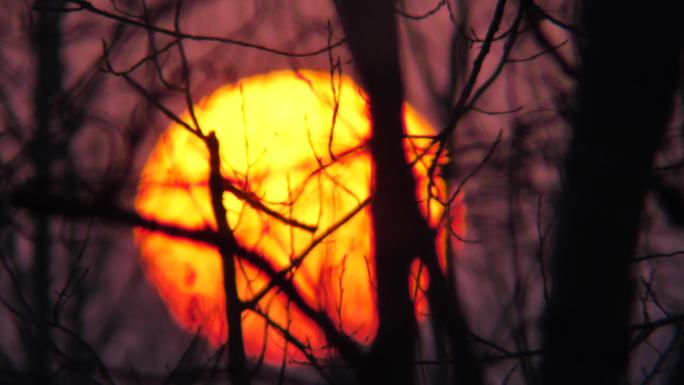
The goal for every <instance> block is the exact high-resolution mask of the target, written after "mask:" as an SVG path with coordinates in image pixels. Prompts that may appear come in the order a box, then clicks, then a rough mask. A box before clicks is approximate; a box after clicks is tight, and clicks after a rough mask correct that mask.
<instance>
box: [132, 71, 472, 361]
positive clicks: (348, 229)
mask: <svg viewBox="0 0 684 385" xmlns="http://www.w3.org/2000/svg"><path fill="white" fill-rule="evenodd" d="M336 107H337V108H336ZM194 113H195V116H196V118H197V121H198V122H199V125H200V127H201V130H202V132H204V133H207V132H210V131H215V132H216V136H217V138H218V140H219V143H220V151H221V152H220V153H221V161H222V164H221V168H222V170H221V171H222V174H223V176H224V178H225V179H227V180H228V181H230V183H231V184H232V186H233V187H234V191H232V192H231V191H226V192H224V194H223V203H224V205H225V207H226V209H227V220H228V223H229V226H230V228H231V229H232V231H233V232H234V235H235V238H236V239H237V241H238V243H239V245H240V246H241V247H243V248H245V249H248V250H250V251H253V252H256V253H258V254H260V255H262V256H263V257H264V258H265V259H267V260H268V261H269V262H270V264H271V265H273V266H275V267H276V268H277V269H279V270H281V269H285V268H287V267H288V266H290V263H291V261H292V260H294V259H296V258H299V257H300V256H302V255H303V253H307V254H306V257H305V258H304V259H303V262H302V263H301V265H299V266H298V267H297V268H295V269H293V270H292V272H291V273H290V275H289V278H291V279H292V282H293V283H294V285H295V286H296V288H297V289H298V290H299V292H300V293H301V294H302V297H303V298H304V300H306V301H307V302H308V303H309V304H310V305H311V306H312V307H314V308H316V309H320V310H323V311H325V312H326V313H327V314H328V316H329V317H330V318H331V319H332V320H334V322H335V323H336V324H337V326H338V328H339V329H340V330H342V331H343V332H344V333H346V334H348V335H350V336H351V337H352V338H353V339H355V340H356V341H358V342H361V343H367V342H369V341H371V340H372V338H373V337H374V335H375V331H376V327H377V315H376V314H375V310H374V309H375V306H374V302H375V298H374V294H373V293H374V291H373V283H372V282H373V268H372V252H373V251H372V244H371V243H372V226H371V214H370V210H369V208H368V207H367V206H365V207H364V208H363V209H361V210H357V209H358V208H359V206H360V205H361V204H362V203H363V202H364V201H365V200H366V199H367V198H368V197H369V194H370V186H371V183H370V180H371V157H370V154H369V151H368V148H367V146H366V143H367V140H368V139H369V137H370V134H371V127H370V123H369V119H368V113H367V105H366V100H365V99H364V94H363V92H362V91H361V89H360V88H359V87H358V86H357V85H356V84H355V83H354V82H353V81H352V80H351V79H350V78H349V77H346V76H335V77H333V79H331V77H330V74H329V73H326V72H316V71H296V72H293V71H281V72H274V73H269V74H266V75H259V76H253V77H249V78H246V79H243V80H241V81H239V82H238V83H237V84H231V85H227V86H224V87H222V88H219V89H218V90H216V91H215V92H214V93H212V94H211V95H210V96H208V97H206V98H205V99H203V100H202V101H200V102H199V103H197V104H196V105H195V106H194ZM184 119H186V121H191V118H190V116H189V115H186V116H184ZM404 120H405V126H406V130H407V133H408V134H409V137H410V136H425V135H431V134H434V131H433V129H432V128H431V127H430V125H429V124H428V123H427V122H426V120H425V119H424V118H422V117H421V116H420V115H419V114H418V113H417V112H416V111H415V110H414V109H413V108H411V107H410V106H408V105H406V106H405V108H404ZM429 144H430V139H425V138H407V139H406V140H405V149H406V155H407V158H408V160H409V161H410V162H411V163H412V165H413V170H414V175H415V176H416V180H417V191H416V197H417V200H418V202H419V203H420V206H421V210H422V211H423V213H424V215H425V216H426V218H428V220H429V221H430V223H431V224H432V225H433V226H437V225H438V223H440V222H443V221H442V220H441V217H442V211H443V208H442V205H441V204H440V203H439V202H437V201H436V200H435V199H427V196H428V194H427V189H428V178H427V169H428V167H429V165H430V162H432V161H433V159H434V150H433V152H431V151H429V150H427V151H426V149H428V145H429ZM419 154H420V155H421V156H418V155H419ZM208 174H209V156H208V152H207V150H206V147H205V145H204V143H203V142H202V141H201V140H200V139H198V138H197V137H195V136H194V135H193V134H191V133H189V132H188V131H187V130H185V129H184V128H183V127H181V126H180V125H178V124H172V125H171V126H170V127H169V128H168V130H167V131H166V132H165V133H164V134H163V135H162V136H161V137H160V138H159V140H158V142H157V143H156V146H155V147H154V149H153V151H152V153H151V155H150V157H149V159H148V160H147V163H146V164H145V166H144V169H143V171H142V175H141V179H140V185H139V188H138V193H137V196H136V199H135V209H136V210H137V212H138V213H139V214H140V215H142V216H143V217H145V218H150V219H154V220H156V221H159V222H163V223H170V224H174V225H176V226H179V227H183V228H188V229H203V228H206V227H212V228H215V227H216V226H215V222H214V219H213V214H212V213H213V212H212V208H211V200H210V195H209V189H208V182H207V181H208ZM444 190H445V187H444V183H443V181H442V180H441V179H438V180H435V181H434V184H433V195H434V196H438V197H441V198H443V197H444V195H445V191H444ZM254 202H260V203H259V204H255V203H254ZM264 208H266V209H264ZM355 211H356V214H354V215H351V217H350V218H349V219H348V220H347V221H346V222H344V219H345V218H346V217H348V216H350V213H354V212H355ZM455 211H456V213H455V216H456V218H455V219H454V220H452V221H451V227H452V228H454V229H457V231H462V229H463V215H464V213H463V209H462V207H461V206H459V207H457V209H456V210H455ZM452 217H454V214H452ZM295 221H296V222H297V223H299V224H302V225H306V226H293V225H292V223H294V222H295ZM341 223H343V224H341ZM340 224H341V225H340ZM307 226H308V227H310V228H309V229H307V228H303V227H307ZM336 226H339V227H336ZM332 228H336V229H335V230H334V231H330V230H331V229H332ZM134 234H135V239H136V242H137V245H138V247H139V249H140V254H141V258H142V263H143V266H144V269H145V272H146V275H147V277H148V278H149V280H150V281H151V282H152V283H153V284H154V286H155V287H156V289H157V290H158V291H159V294H160V295H161V297H162V299H163V300H164V302H165V303H166V305H167V306H168V308H169V311H170V312H171V314H172V315H173V316H174V318H175V319H176V320H177V322H178V323H179V324H180V325H182V327H184V328H185V329H187V330H189V331H193V332H197V331H199V333H200V334H201V335H203V336H204V337H206V338H207V339H208V340H209V341H210V342H211V343H212V344H213V345H215V346H217V345H220V344H222V343H224V342H225V341H226V338H227V328H228V326H227V324H226V316H225V309H226V308H225V297H224V292H223V283H222V282H223V272H222V268H221V263H222V262H221V257H220V255H219V254H218V251H217V250H216V249H215V248H213V247H210V246H208V245H206V244H202V243H198V242H193V241H189V240H186V239H182V238H176V237H172V236H169V235H165V234H163V233H161V232H156V231H148V230H143V229H139V228H137V229H135V230H134ZM441 239H444V237H443V236H442V237H441ZM441 242H442V243H444V241H441ZM312 245H315V246H313V247H311V246H312ZM418 270H420V269H419V268H416V269H414V274H415V272H416V271H418ZM236 271H237V278H236V279H237V285H238V292H239V296H240V298H241V299H242V300H243V301H249V300H250V299H252V298H254V297H255V296H258V295H262V294H263V292H265V293H266V294H265V295H263V296H262V297H260V299H259V300H258V302H257V305H256V306H255V308H254V309H251V310H245V311H244V312H243V315H242V326H243V333H244V340H245V349H246V351H247V354H248V355H249V356H251V357H258V356H259V355H261V354H263V355H264V356H265V359H266V361H267V362H269V363H279V362H281V360H282V359H283V357H284V355H285V356H287V357H288V358H295V359H303V357H304V355H302V353H301V351H298V350H297V348H295V347H294V346H293V345H292V344H287V343H286V342H285V338H284V337H283V331H287V333H289V335H291V336H293V337H294V338H297V339H298V340H299V341H301V342H302V343H303V344H304V345H305V346H306V349H307V350H308V351H307V353H309V354H312V355H314V356H316V357H326V356H329V355H330V354H332V352H329V351H328V348H327V345H326V341H325V337H324V336H323V334H322V332H321V331H320V330H319V329H318V328H317V327H316V325H315V324H314V323H313V322H312V321H311V320H309V319H307V318H306V317H305V316H304V315H303V314H301V313H300V312H299V311H298V309H297V308H296V306H295V305H294V304H292V305H291V304H290V303H289V301H288V299H287V297H286V296H285V295H284V294H282V293H279V292H278V291H277V289H269V290H265V288H267V289H268V284H269V280H268V278H267V277H266V276H265V275H264V274H263V273H261V272H260V271H259V270H257V269H256V268H254V267H253V266H251V265H249V264H248V263H246V262H242V261H240V260H238V261H236ZM412 279H413V280H414V281H413V282H414V283H413V284H412V295H413V298H414V299H415V302H416V312H417V314H418V317H419V318H420V317H421V314H423V313H424V312H425V310H426V305H425V300H424V297H423V296H421V293H420V290H415V289H416V285H415V282H418V283H419V287H422V288H424V287H425V286H426V285H427V277H425V274H423V275H422V277H420V279H416V278H415V277H413V278H412ZM265 317H268V320H269V322H267V321H266V318H265Z"/></svg>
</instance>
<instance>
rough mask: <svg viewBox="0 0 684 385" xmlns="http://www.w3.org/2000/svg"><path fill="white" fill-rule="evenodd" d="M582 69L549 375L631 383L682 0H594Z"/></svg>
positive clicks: (584, 16) (568, 380) (549, 321)
mask: <svg viewBox="0 0 684 385" xmlns="http://www.w3.org/2000/svg"><path fill="white" fill-rule="evenodd" d="M581 5H582V11H581V19H580V21H581V23H582V27H583V28H582V29H581V31H582V32H581V33H582V36H581V43H580V59H581V69H580V73H579V79H578V89H577V101H576V106H575V109H574V111H571V113H570V119H571V125H572V127H573V129H574V131H573V135H574V136H573V138H572V141H571V143H570V147H569V153H568V157H567V163H566V170H565V171H566V180H565V181H566V183H565V185H564V186H563V191H562V195H561V200H560V207H559V223H558V228H557V239H556V241H555V248H554V254H553V256H552V291H551V297H550V300H549V304H548V307H547V309H546V319H545V323H544V333H545V334H544V338H545V341H544V344H545V346H544V357H543V364H542V373H541V375H542V383H543V384H548V385H551V384H553V385H563V384H603V385H610V384H614V385H617V384H622V383H624V380H625V376H626V368H627V363H628V357H629V350H630V346H629V342H630V341H629V321H630V314H631V310H632V303H633V301H632V299H633V293H634V290H635V288H634V285H633V282H632V276H631V269H630V258H632V257H633V256H634V252H635V246H636V244H637V240H638V239H637V238H638V233H639V225H640V217H641V212H642V207H643V202H644V197H645V194H646V191H647V181H648V178H649V175H650V173H651V169H650V168H651V165H652V162H653V159H654V155H655V153H656V150H657V149H658V147H659V145H660V143H661V140H662V138H663V134H664V132H665V129H666V127H667V124H668V122H669V119H670V115H671V113H672V108H673V96H674V91H675V86H676V85H677V78H678V72H679V69H680V53H681V47H682V33H681V32H682V29H681V20H680V19H681V15H682V12H683V9H682V3H681V2H670V1H656V2H651V3H648V4H647V5H646V4H644V3H637V2H620V1H605V2H597V1H584V2H582V4H581Z"/></svg>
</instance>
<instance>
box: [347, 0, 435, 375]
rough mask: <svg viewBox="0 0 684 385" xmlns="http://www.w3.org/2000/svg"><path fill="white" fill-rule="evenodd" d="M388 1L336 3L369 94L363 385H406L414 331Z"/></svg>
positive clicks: (411, 240) (414, 223) (412, 240)
mask: <svg viewBox="0 0 684 385" xmlns="http://www.w3.org/2000/svg"><path fill="white" fill-rule="evenodd" d="M393 4H394V2H393V1H391V0H381V1H370V2H369V1H361V0H349V1H340V2H338V8H339V11H340V16H341V18H342V22H343V24H344V26H345V30H346V32H347V37H348V39H349V47H350V49H351V52H352V55H353V57H354V64H355V65H356V68H357V70H358V73H359V75H360V76H361V79H362V81H363V84H364V86H365V88H366V91H367V92H368V97H369V104H370V113H371V124H372V127H373V134H372V137H371V139H370V150H371V154H372V156H373V162H374V167H373V181H372V185H373V198H372V199H373V200H372V203H371V212H372V215H373V233H374V234H373V235H374V246H375V248H374V253H375V256H374V262H375V277H376V287H377V299H378V302H377V306H378V318H379V325H378V332H377V337H376V339H375V341H374V343H373V347H372V351H371V355H370V359H369V360H368V361H367V363H366V367H365V368H364V369H363V370H362V372H361V373H362V376H363V377H364V378H362V381H363V382H365V383H388V384H399V385H400V384H407V385H408V384H412V383H413V380H414V354H415V353H414V349H415V337H416V333H417V328H416V321H415V318H414V312H413V304H412V302H411V298H410V296H409V286H408V284H409V268H410V265H411V261H412V260H413V259H414V258H416V256H417V252H418V250H417V248H418V244H419V239H420V236H421V235H420V234H418V233H419V230H418V229H420V228H422V226H421V225H422V221H423V219H422V217H421V215H420V212H419V210H418V205H417V203H416V197H415V188H416V185H415V180H414V179H413V174H412V171H411V168H410V166H409V165H408V163H407V161H406V157H405V154H404V149H403V146H402V137H403V135H404V125H403V118H402V103H403V90H402V80H401V73H400V69H399V55H398V48H397V31H396V23H395V19H394V12H393Z"/></svg>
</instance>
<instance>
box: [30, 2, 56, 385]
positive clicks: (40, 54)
mask: <svg viewBox="0 0 684 385" xmlns="http://www.w3.org/2000/svg"><path fill="white" fill-rule="evenodd" d="M42 5H44V6H45V7H53V8H59V7H61V5H62V1H61V0H46V1H43V2H42ZM61 18H62V14H61V13H58V12H52V11H49V10H47V9H41V10H40V11H38V12H37V18H36V24H35V27H34V28H35V29H34V31H33V36H32V40H33V47H34V52H35V57H36V66H37V67H36V86H35V91H34V106H33V107H34V124H35V128H34V134H33V135H34V138H33V146H34V148H33V149H32V151H31V155H32V161H33V167H34V173H35V174H34V178H35V179H34V180H33V183H35V185H36V186H37V187H38V188H45V187H47V186H50V184H51V183H53V181H52V177H51V167H52V163H53V159H52V157H53V150H52V149H51V143H52V141H53V137H52V133H53V132H54V130H53V124H54V121H55V120H56V117H57V114H56V113H55V112H56V109H55V105H56V104H57V102H58V97H59V94H60V92H61V88H62V84H61V80H62V61H61V57H60V55H61V53H60V52H61V22H60V21H61ZM32 242H33V267H32V273H31V277H32V291H33V304H32V305H33V311H34V314H35V319H34V320H33V321H34V322H35V325H32V326H35V329H34V330H35V331H34V335H33V336H32V338H31V339H32V341H31V343H30V345H29V348H28V349H29V351H28V365H29V369H30V371H31V374H32V381H33V382H34V383H37V384H38V383H41V384H47V383H49V382H50V378H51V377H50V374H49V372H50V350H51V333H50V328H49V327H48V325H47V324H48V322H49V321H50V319H49V318H50V312H51V311H50V309H51V304H50V282H51V279H50V264H51V252H50V249H51V240H50V219H49V216H48V215H47V214H45V213H37V214H35V217H34V227H33V239H32Z"/></svg>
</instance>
